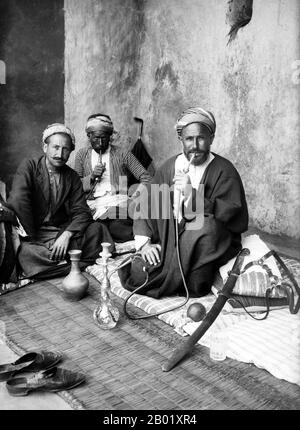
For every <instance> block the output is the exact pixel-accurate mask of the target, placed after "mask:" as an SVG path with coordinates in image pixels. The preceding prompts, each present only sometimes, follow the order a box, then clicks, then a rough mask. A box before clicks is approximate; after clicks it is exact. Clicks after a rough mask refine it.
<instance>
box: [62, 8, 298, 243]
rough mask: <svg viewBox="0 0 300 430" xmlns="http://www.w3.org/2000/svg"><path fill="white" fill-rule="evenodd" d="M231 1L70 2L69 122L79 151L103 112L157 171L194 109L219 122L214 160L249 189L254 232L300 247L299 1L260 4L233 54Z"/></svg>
mask: <svg viewBox="0 0 300 430" xmlns="http://www.w3.org/2000/svg"><path fill="white" fill-rule="evenodd" d="M227 7H228V4H227V0H164V1H159V0H145V1H142V0H140V1H138V0H136V1H135V0H126V1H124V0H123V1H122V0H86V1H84V2H82V1H81V0H65V11H66V21H65V33H66V44H65V73H66V86H65V116H66V122H67V123H68V124H69V125H70V126H71V127H73V128H74V130H75V133H76V136H77V138H78V147H80V146H82V145H84V144H85V134H84V124H85V120H86V118H87V116H88V115H89V114H91V113H94V112H103V113H109V114H110V115H111V116H112V118H113V120H114V122H115V125H116V128H118V129H120V130H123V131H124V132H128V133H130V134H131V135H132V137H136V136H137V130H136V129H135V127H134V122H133V119H132V117H133V116H139V117H141V118H143V119H144V121H145V128H144V141H145V143H146V145H147V148H148V150H149V152H150V153H151V155H152V156H153V158H154V160H155V163H156V165H159V164H161V163H162V162H163V161H164V160H165V159H166V158H168V157H169V156H171V155H173V154H175V153H177V152H178V151H179V150H180V145H179V143H178V141H177V139H176V134H175V131H174V124H175V121H176V118H177V116H178V114H179V113H180V112H181V111H182V110H183V109H184V108H186V107H188V106H191V105H200V106H203V107H205V108H207V109H210V110H212V111H213V112H214V114H215V117H216V120H217V133H216V138H215V141H214V144H213V150H214V151H216V152H217V153H219V154H221V155H223V156H225V157H227V158H228V159H230V160H231V161H232V162H233V163H234V164H235V165H236V167H237V168H238V170H239V172H240V174H241V177H242V179H243V182H244V185H245V189H246V194H247V198H248V203H249V210H250V217H251V224H253V225H255V226H256V227H259V228H261V229H262V230H264V231H266V232H269V233H276V234H282V235H288V236H292V237H298V238H299V237H300V224H299V223H298V222H297V220H299V200H300V196H299V174H298V171H299V134H300V128H299V84H297V82H296V81H295V79H293V64H294V62H295V61H296V60H297V59H298V57H299V45H300V43H299V42H300V37H299V26H298V22H299V17H300V3H299V1H298V0H254V2H253V15H252V19H251V21H250V23H249V24H248V25H247V26H246V27H244V28H242V29H241V30H240V31H239V33H238V35H237V37H236V39H235V40H234V41H233V42H232V43H231V44H230V45H228V46H227V41H228V38H227V37H226V35H227V33H228V31H229V28H230V27H229V26H228V25H227V24H226V11H227Z"/></svg>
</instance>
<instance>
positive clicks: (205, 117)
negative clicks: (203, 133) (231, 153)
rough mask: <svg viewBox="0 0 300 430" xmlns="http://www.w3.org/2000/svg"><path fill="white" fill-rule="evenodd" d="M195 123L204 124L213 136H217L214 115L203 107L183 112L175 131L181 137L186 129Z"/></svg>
mask: <svg viewBox="0 0 300 430" xmlns="http://www.w3.org/2000/svg"><path fill="white" fill-rule="evenodd" d="M194 122H200V123H201V124H204V125H205V126H206V127H207V128H208V129H209V130H210V132H211V134H213V135H214V134H215V131H216V120H215V117H214V116H213V114H212V113H211V112H209V111H207V110H205V109H202V108H201V107H191V108H189V109H186V110H185V111H183V112H182V114H181V115H180V117H179V118H178V120H177V122H176V125H175V129H176V131H177V134H178V136H179V137H180V136H181V133H182V129H183V128H184V127H186V126H187V125H189V124H192V123H194Z"/></svg>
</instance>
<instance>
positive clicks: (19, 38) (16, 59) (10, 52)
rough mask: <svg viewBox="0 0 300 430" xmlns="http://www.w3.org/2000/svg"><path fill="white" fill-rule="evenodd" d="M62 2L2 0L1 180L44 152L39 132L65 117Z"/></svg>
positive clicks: (9, 179) (59, 0) (0, 43)
mask: <svg viewBox="0 0 300 430" xmlns="http://www.w3.org/2000/svg"><path fill="white" fill-rule="evenodd" d="M63 57H64V14H63V0H1V2H0V60H1V61H3V62H4V63H5V69H6V82H5V84H4V85H0V160H1V168H0V179H1V180H3V181H5V182H6V183H7V185H8V188H9V185H10V183H11V180H12V177H13V174H14V173H15V171H16V169H17V167H18V165H19V164H20V162H21V161H22V160H23V158H25V157H31V156H36V155H39V154H42V143H41V142H42V131H43V130H44V128H45V127H46V126H47V125H48V124H51V123H53V122H63V120H64V59H63Z"/></svg>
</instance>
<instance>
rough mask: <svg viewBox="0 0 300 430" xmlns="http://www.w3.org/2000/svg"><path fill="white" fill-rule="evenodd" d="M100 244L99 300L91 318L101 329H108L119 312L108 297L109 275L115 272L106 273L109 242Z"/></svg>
mask: <svg viewBox="0 0 300 430" xmlns="http://www.w3.org/2000/svg"><path fill="white" fill-rule="evenodd" d="M101 245H102V252H100V256H101V257H102V268H103V279H102V282H101V290H100V301H99V304H98V305H97V307H96V308H95V310H94V313H93V318H94V321H95V322H96V323H97V324H98V325H99V326H100V327H101V328H102V329H104V330H109V329H112V328H114V327H115V326H116V325H117V323H118V320H119V317H120V313H119V309H118V308H117V306H116V305H114V303H113V301H112V300H111V297H110V277H111V275H112V274H113V273H114V272H115V270H113V271H112V272H111V273H110V274H109V275H108V259H109V257H111V255H112V254H111V253H110V252H109V249H108V248H109V247H110V246H111V244H110V243H109V242H102V243H101Z"/></svg>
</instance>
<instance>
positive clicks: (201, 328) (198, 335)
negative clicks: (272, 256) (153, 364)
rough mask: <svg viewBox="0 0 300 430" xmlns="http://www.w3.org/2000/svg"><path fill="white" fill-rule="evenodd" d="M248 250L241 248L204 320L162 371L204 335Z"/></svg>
mask: <svg viewBox="0 0 300 430" xmlns="http://www.w3.org/2000/svg"><path fill="white" fill-rule="evenodd" d="M249 254H250V251H249V249H248V248H243V249H242V250H241V251H240V252H239V254H238V255H237V257H236V260H235V262H234V265H233V267H232V270H231V272H230V274H229V276H228V279H227V281H226V283H225V285H224V287H223V288H222V290H221V291H220V293H219V295H218V297H217V299H216V301H215V303H214V304H213V306H212V308H211V309H210V311H209V312H208V313H207V315H206V316H205V318H204V320H203V321H202V322H201V324H200V326H199V327H197V328H196V330H195V331H194V333H192V334H191V336H189V338H188V339H187V340H186V341H184V342H182V344H181V345H179V347H178V348H177V349H176V350H175V352H174V353H173V355H172V356H171V358H170V359H169V361H168V362H167V363H166V364H164V365H163V366H162V370H163V371H164V372H168V371H169V370H171V369H173V367H175V366H176V364H177V363H178V362H179V361H180V360H182V359H183V357H184V356H185V355H187V354H188V353H189V352H190V351H191V350H192V348H193V346H194V345H195V344H196V343H197V342H198V340H199V339H201V337H202V336H203V335H204V333H205V332H206V331H207V330H208V329H209V327H210V326H211V325H212V324H213V322H214V321H215V319H216V318H217V317H218V315H219V314H220V312H221V310H222V308H223V307H224V305H225V303H226V301H227V300H228V298H229V296H230V294H231V293H232V291H233V288H234V286H235V283H236V280H237V278H238V276H239V274H240V271H241V268H242V265H243V262H244V258H245V256H246V255H249Z"/></svg>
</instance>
